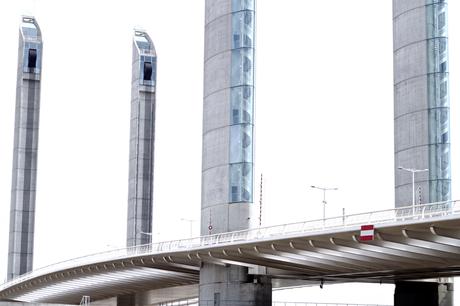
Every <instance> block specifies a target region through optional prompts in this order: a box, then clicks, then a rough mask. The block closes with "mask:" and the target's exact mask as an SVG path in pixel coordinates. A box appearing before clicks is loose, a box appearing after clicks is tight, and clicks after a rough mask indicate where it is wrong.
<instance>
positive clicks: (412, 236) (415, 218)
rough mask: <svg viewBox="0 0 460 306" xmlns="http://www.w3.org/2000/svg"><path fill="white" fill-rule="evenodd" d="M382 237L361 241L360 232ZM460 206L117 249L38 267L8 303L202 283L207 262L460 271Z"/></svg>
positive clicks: (336, 277)
mask: <svg viewBox="0 0 460 306" xmlns="http://www.w3.org/2000/svg"><path fill="white" fill-rule="evenodd" d="M364 224H373V225H374V226H375V237H374V240H371V241H360V240H359V235H360V229H361V227H360V226H361V225H364ZM458 254H460V205H459V203H458V202H448V203H434V204H427V205H422V206H419V207H417V208H416V209H413V208H411V207H406V208H400V209H392V210H386V211H379V212H372V213H366V214H357V215H350V216H340V217H337V218H329V219H326V220H314V221H306V222H301V223H295V224H285V225H280V226H273V227H266V228H257V229H250V230H246V231H240V232H232V233H224V234H217V235H209V236H203V237H198V238H193V239H184V240H176V241H168V242H160V243H154V244H151V245H144V246H139V247H133V248H126V249H119V250H113V251H108V252H103V253H98V254H94V255H89V256H85V257H81V258H76V259H72V260H69V261H66V262H62V263H58V264H55V265H51V266H48V267H45V268H42V269H37V270H35V271H32V272H31V273H29V274H26V275H23V276H21V277H19V278H16V279H14V280H12V281H10V282H7V283H5V284H3V285H1V286H0V299H5V300H6V299H9V300H18V301H25V302H49V303H74V304H75V303H77V304H78V302H79V301H80V299H81V296H83V295H90V296H91V298H93V299H103V298H107V297H112V296H116V295H121V294H127V293H133V292H140V291H146V290H151V289H158V288H165V287H175V286H183V285H191V284H197V283H198V282H199V267H200V264H201V262H211V263H215V264H219V265H226V264H232V265H241V266H245V267H248V268H250V271H252V273H255V274H268V275H270V276H272V278H273V279H274V281H273V283H274V285H275V286H283V284H285V282H286V281H287V282H289V281H294V280H301V281H305V282H314V283H318V282H321V281H326V282H349V281H360V282H361V281H362V282H393V281H394V280H401V279H422V278H434V277H444V276H454V275H459V274H460V256H459V255H458Z"/></svg>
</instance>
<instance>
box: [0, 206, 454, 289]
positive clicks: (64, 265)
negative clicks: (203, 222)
mask: <svg viewBox="0 0 460 306" xmlns="http://www.w3.org/2000/svg"><path fill="white" fill-rule="evenodd" d="M449 215H460V201H459V200H456V201H445V202H437V203H429V204H422V205H416V206H415V208H414V207H412V206H405V207H401V208H394V209H387V210H379V211H373V212H367V213H359V214H352V215H343V216H338V217H332V218H326V219H319V220H311V221H304V222H297V223H290V224H282V225H276V226H268V227H259V228H252V229H247V230H242V231H235V232H228V233H220V234H214V235H207V236H200V237H196V238H188V239H180V240H172V241H164V242H158V243H152V244H145V245H141V246H135V247H129V248H122V249H115V250H111V251H105V252H100V253H96V254H91V255H86V256H83V257H78V258H73V259H70V260H66V261H63V262H59V263H56V264H52V265H49V266H45V267H42V268H39V269H36V270H33V271H30V272H28V273H25V274H23V275H21V276H19V277H17V278H15V279H13V280H11V281H9V282H6V283H4V284H2V285H0V291H3V290H5V289H6V288H8V287H11V286H14V285H15V284H18V283H21V282H24V281H27V280H29V279H32V278H35V277H37V276H40V275H45V274H49V273H53V272H57V271H61V270H64V269H70V268H73V267H78V266H83V265H89V264H93V263H97V262H101V261H112V260H117V259H123V258H127V257H132V256H142V255H150V254H161V253H169V252H173V251H181V250H193V249H199V248H203V247H212V246H218V245H226V244H235V243H241V242H256V241H262V240H273V239H281V238H283V237H285V236H293V235H304V234H308V233H313V232H319V231H330V230H334V229H347V228H350V227H356V226H360V225H364V224H373V225H382V224H388V223H397V222H407V221H420V220H425V219H429V218H435V217H443V216H449Z"/></svg>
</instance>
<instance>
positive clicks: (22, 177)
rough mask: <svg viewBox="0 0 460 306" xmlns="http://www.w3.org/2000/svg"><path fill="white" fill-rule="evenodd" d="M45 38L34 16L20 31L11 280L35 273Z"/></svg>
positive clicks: (15, 125) (9, 268)
mask: <svg viewBox="0 0 460 306" xmlns="http://www.w3.org/2000/svg"><path fill="white" fill-rule="evenodd" d="M42 47H43V44H42V35H41V32H40V28H39V27H38V24H37V21H36V20H35V18H33V17H22V22H21V26H20V28H19V53H18V72H17V85H16V119H15V124H14V151H13V178H12V184H11V210H10V235H9V250H8V276H7V277H8V280H10V279H13V278H15V277H17V276H19V275H21V274H24V273H26V272H28V271H30V270H32V261H33V249H34V223H35V191H36V184H37V154H38V122H39V115H40V83H41V67H42V50H43V49H42Z"/></svg>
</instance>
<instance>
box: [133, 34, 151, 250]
mask: <svg viewBox="0 0 460 306" xmlns="http://www.w3.org/2000/svg"><path fill="white" fill-rule="evenodd" d="M156 70H157V56H156V52H155V47H154V45H153V42H152V40H151V39H150V37H149V36H148V34H147V33H146V32H145V31H142V30H135V31H134V40H133V63H132V82H131V128H130V145H129V191H128V227H127V246H136V245H141V244H146V243H150V242H151V241H152V236H151V232H152V209H153V160H154V159H153V158H154V154H153V153H154V142H155V102H156V100H155V95H156Z"/></svg>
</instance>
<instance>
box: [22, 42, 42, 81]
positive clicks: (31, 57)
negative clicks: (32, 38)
mask: <svg viewBox="0 0 460 306" xmlns="http://www.w3.org/2000/svg"><path fill="white" fill-rule="evenodd" d="M41 57H42V48H41V45H40V44H38V43H34V42H26V43H25V44H24V53H23V58H22V61H23V62H22V69H23V72H27V73H35V74H39V73H40V69H41Z"/></svg>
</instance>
